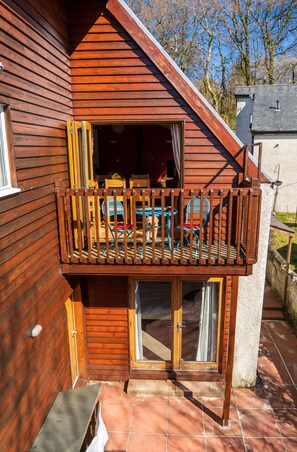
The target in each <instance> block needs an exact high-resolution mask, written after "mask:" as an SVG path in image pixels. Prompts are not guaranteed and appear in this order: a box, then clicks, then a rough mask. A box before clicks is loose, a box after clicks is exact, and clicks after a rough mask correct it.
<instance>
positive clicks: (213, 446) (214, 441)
mask: <svg viewBox="0 0 297 452" xmlns="http://www.w3.org/2000/svg"><path fill="white" fill-rule="evenodd" d="M206 450H207V452H221V451H230V450H234V451H235V452H241V451H245V446H244V443H243V440H242V439H241V438H222V437H217V438H206Z"/></svg>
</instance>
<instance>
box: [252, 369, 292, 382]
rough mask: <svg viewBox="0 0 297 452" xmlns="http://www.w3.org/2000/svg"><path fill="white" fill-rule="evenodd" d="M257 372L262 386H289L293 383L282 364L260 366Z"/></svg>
mask: <svg viewBox="0 0 297 452" xmlns="http://www.w3.org/2000/svg"><path fill="white" fill-rule="evenodd" d="M258 372H259V376H260V378H261V380H262V382H263V383H264V384H265V383H269V384H275V385H285V384H289V385H291V384H292V383H293V382H292V379H291V377H290V375H289V373H288V371H287V369H286V366H285V365H284V364H278V365H275V364H269V365H268V366H261V367H259V369H258Z"/></svg>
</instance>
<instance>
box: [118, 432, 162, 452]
mask: <svg viewBox="0 0 297 452" xmlns="http://www.w3.org/2000/svg"><path fill="white" fill-rule="evenodd" d="M166 444H167V437H166V435H151V434H148V435H143V434H137V433H132V434H131V436H130V440H129V443H128V448H127V451H129V452H166Z"/></svg>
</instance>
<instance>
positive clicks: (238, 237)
mask: <svg viewBox="0 0 297 452" xmlns="http://www.w3.org/2000/svg"><path fill="white" fill-rule="evenodd" d="M242 194H243V190H242V189H239V190H238V196H237V231H236V263H237V264H239V263H240V247H241V232H242V208H243V206H242Z"/></svg>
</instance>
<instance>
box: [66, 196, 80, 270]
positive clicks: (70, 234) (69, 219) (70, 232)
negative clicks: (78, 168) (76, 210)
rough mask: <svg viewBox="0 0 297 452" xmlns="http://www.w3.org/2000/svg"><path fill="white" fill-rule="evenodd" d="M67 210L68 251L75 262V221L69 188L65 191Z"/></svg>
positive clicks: (71, 260) (71, 259)
mask: <svg viewBox="0 0 297 452" xmlns="http://www.w3.org/2000/svg"><path fill="white" fill-rule="evenodd" d="M65 211H66V223H67V237H68V253H69V256H70V262H71V263H72V262H74V261H76V260H77V259H76V258H74V255H73V253H74V245H73V228H72V225H73V222H72V213H71V197H70V194H69V188H67V189H66V192H65Z"/></svg>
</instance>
